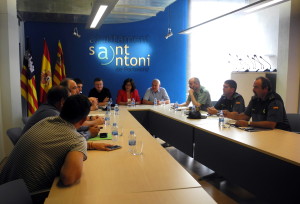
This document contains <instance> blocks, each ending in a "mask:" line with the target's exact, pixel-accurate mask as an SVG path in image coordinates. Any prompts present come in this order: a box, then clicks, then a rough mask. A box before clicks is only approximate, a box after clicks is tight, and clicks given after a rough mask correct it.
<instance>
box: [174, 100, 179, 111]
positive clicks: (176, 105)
mask: <svg viewBox="0 0 300 204" xmlns="http://www.w3.org/2000/svg"><path fill="white" fill-rule="evenodd" d="M174 109H175V111H177V110H178V102H177V101H176V102H175V104H174Z"/></svg>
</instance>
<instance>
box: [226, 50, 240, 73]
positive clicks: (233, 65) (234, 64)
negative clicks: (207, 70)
mask: <svg viewBox="0 0 300 204" xmlns="http://www.w3.org/2000/svg"><path fill="white" fill-rule="evenodd" d="M229 56H230V59H229V61H228V63H231V64H232V67H233V69H235V71H239V70H238V66H237V65H236V62H235V59H233V57H232V55H231V54H230V53H229Z"/></svg>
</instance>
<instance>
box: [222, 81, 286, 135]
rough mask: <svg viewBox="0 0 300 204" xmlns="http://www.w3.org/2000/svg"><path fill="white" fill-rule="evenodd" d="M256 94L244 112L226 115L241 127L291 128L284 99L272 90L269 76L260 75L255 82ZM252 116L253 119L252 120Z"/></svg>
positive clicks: (254, 90)
mask: <svg viewBox="0 0 300 204" xmlns="http://www.w3.org/2000/svg"><path fill="white" fill-rule="evenodd" d="M253 92H254V94H255V95H254V96H253V97H252V98H251V100H250V102H249V105H248V106H247V109H246V111H245V112H244V113H241V114H237V113H233V112H227V111H225V112H224V116H225V117H228V118H232V119H235V120H237V121H236V125H237V126H239V127H247V126H252V127H260V128H268V129H274V128H277V129H282V130H290V125H289V122H288V119H287V116H286V111H285V108H284V104H283V100H282V99H281V97H280V95H279V94H277V93H275V92H274V91H273V90H272V87H271V83H270V81H269V80H268V79H267V78H264V77H258V78H256V80H255V81H254V83H253ZM250 118H252V121H250Z"/></svg>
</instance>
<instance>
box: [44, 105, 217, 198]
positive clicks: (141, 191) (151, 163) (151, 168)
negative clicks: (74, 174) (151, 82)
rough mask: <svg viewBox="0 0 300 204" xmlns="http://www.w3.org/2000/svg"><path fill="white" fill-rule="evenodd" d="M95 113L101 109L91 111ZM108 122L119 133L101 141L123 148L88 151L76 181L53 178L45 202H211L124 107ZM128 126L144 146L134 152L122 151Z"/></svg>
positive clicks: (195, 182)
mask: <svg viewBox="0 0 300 204" xmlns="http://www.w3.org/2000/svg"><path fill="white" fill-rule="evenodd" d="M141 108H142V106H141ZM144 108H149V107H144ZM98 113H100V114H103V112H96V111H94V112H92V114H98ZM113 121H116V122H117V123H118V124H119V126H120V127H121V128H123V136H121V137H120V138H119V141H118V142H112V141H111V140H102V141H101V142H106V143H112V144H118V145H121V146H122V147H123V148H122V149H119V150H115V151H111V152H106V151H94V150H93V151H88V159H87V160H86V161H85V162H84V165H83V174H82V177H81V179H80V182H79V183H78V184H75V185H73V186H70V187H58V186H57V183H58V178H57V179H56V180H55V181H54V183H53V185H52V188H51V191H50V193H49V196H48V198H47V199H46V201H45V203H47V204H49V203H64V204H67V203H100V202H101V203H104V202H107V203H215V201H214V200H213V199H212V198H211V197H210V196H209V195H208V194H207V193H206V192H205V191H204V190H203V188H202V187H201V186H200V184H199V183H198V182H197V181H196V180H195V179H194V178H193V177H192V176H191V175H190V174H189V173H188V172H187V171H186V170H185V169H184V168H183V167H182V166H181V165H180V164H179V163H177V161H176V160H175V159H173V158H172V157H171V156H170V155H169V153H168V152H167V151H166V150H165V149H164V148H162V147H161V145H160V144H159V143H158V142H157V141H156V140H155V139H154V138H153V137H152V135H150V134H149V132H148V131H147V130H146V129H145V128H144V127H143V126H142V125H141V124H140V123H139V122H138V121H137V120H136V119H135V118H134V117H133V116H132V115H131V114H130V112H129V111H128V109H127V107H120V115H119V116H111V122H113ZM130 130H134V131H135V133H136V135H137V137H139V138H141V139H142V140H143V143H144V149H143V154H142V155H140V156H133V155H131V154H130V153H129V152H128V145H127V143H128V142H127V141H128V140H127V138H128V134H129V131H130ZM105 131H107V132H109V131H110V130H109V128H107V127H104V129H103V130H102V132H105Z"/></svg>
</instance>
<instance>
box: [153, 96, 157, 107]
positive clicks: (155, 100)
mask: <svg viewBox="0 0 300 204" xmlns="http://www.w3.org/2000/svg"><path fill="white" fill-rule="evenodd" d="M153 105H155V106H157V98H154V102H153Z"/></svg>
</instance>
